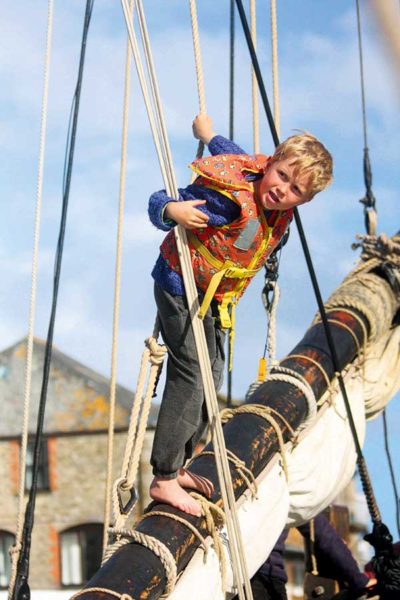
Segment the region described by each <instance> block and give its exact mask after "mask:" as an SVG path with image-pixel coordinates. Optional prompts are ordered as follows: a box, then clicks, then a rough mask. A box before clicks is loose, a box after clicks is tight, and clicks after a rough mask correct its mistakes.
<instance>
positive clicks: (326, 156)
mask: <svg viewBox="0 0 400 600" xmlns="http://www.w3.org/2000/svg"><path fill="white" fill-rule="evenodd" d="M284 159H288V160H289V161H290V164H293V165H294V167H295V173H296V175H298V174H301V175H303V173H304V174H308V175H309V185H308V190H307V192H308V194H309V195H310V198H312V197H313V196H315V194H318V192H321V191H322V190H324V189H325V188H326V187H328V185H329V184H330V183H331V182H332V179H333V175H332V170H333V164H332V156H331V154H330V153H329V152H328V150H327V149H326V148H325V146H324V145H323V144H321V142H320V141H319V140H317V138H316V137H314V136H313V135H311V134H310V133H307V132H303V133H301V134H298V135H292V136H290V137H288V138H287V140H285V141H284V142H282V143H281V144H279V146H277V148H276V150H275V153H274V155H273V157H272V161H273V162H276V161H278V160H284Z"/></svg>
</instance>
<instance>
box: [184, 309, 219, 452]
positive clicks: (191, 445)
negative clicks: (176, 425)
mask: <svg viewBox="0 0 400 600" xmlns="http://www.w3.org/2000/svg"><path fill="white" fill-rule="evenodd" d="M204 332H205V335H206V340H207V346H208V349H209V354H210V358H211V369H212V375H213V380H214V385H215V390H216V392H219V390H220V389H221V387H222V383H223V379H224V366H225V351H224V344H225V332H224V331H222V330H221V329H220V328H219V327H217V326H216V323H215V319H214V318H213V316H212V314H211V308H209V309H208V312H207V315H206V317H205V319H204ZM207 425H208V414H207V406H206V403H205V400H204V399H203V404H202V410H201V421H200V424H199V427H198V428H197V431H196V433H195V434H194V435H193V437H192V438H191V439H190V440H189V441H188V442H187V444H186V447H185V459H186V460H189V459H190V458H191V457H192V456H193V454H194V452H195V450H196V448H197V446H198V444H199V443H200V441H201V438H202V437H203V435H204V432H205V430H206V428H207Z"/></svg>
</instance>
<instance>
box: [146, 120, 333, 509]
mask: <svg viewBox="0 0 400 600" xmlns="http://www.w3.org/2000/svg"><path fill="white" fill-rule="evenodd" d="M193 133H194V136H195V137H196V138H197V139H199V140H201V141H203V142H204V143H205V144H207V145H208V148H209V151H210V152H211V154H212V155H213V156H210V157H207V158H203V159H199V160H196V161H195V162H194V163H193V164H192V165H191V168H192V169H193V170H194V171H195V172H196V173H197V174H198V175H199V176H198V177H197V179H196V180H195V182H194V183H193V184H192V185H189V186H187V187H186V188H184V189H180V190H179V194H180V198H179V200H178V201H176V200H173V199H172V198H170V197H169V196H167V194H166V193H165V191H163V190H162V191H160V192H156V193H154V194H153V195H152V196H151V197H150V202H149V216H150V219H151V221H152V223H153V224H154V225H155V226H156V227H158V228H159V229H162V230H164V231H169V233H168V235H167V236H166V238H165V240H164V242H163V243H162V245H161V248H160V250H161V253H160V256H159V258H158V260H157V262H156V265H155V267H154V269H153V272H152V276H153V278H154V280H155V288H154V293H155V299H156V303H157V307H158V314H159V318H160V328H161V334H162V337H163V339H164V342H165V344H166V346H167V348H168V364H167V377H166V384H165V389H164V395H163V399H162V402H161V407H160V413H159V417H158V423H157V428H156V433H155V437H154V444H153V451H152V456H151V464H152V466H153V473H154V479H153V481H152V484H151V487H150V496H151V497H152V498H153V499H154V500H157V501H158V502H163V503H166V504H171V505H172V506H175V507H176V508H179V509H180V510H182V511H184V512H187V513H189V514H193V515H200V506H199V504H198V503H197V502H196V501H195V500H194V499H193V498H192V497H191V496H190V495H189V494H188V493H187V492H186V491H185V490H184V489H183V488H184V487H186V488H193V489H196V490H199V491H201V492H203V493H205V494H206V495H208V496H210V495H211V492H212V485H211V483H210V482H209V481H207V480H205V479H204V478H200V477H198V476H195V475H194V474H191V473H190V472H189V471H187V470H185V469H184V468H183V465H184V464H185V462H186V460H187V459H189V458H190V457H191V456H192V454H193V452H194V450H195V448H196V445H197V444H198V443H199V441H200V438H201V436H202V434H203V432H204V429H205V427H206V425H207V412H206V408H205V404H204V393H203V386H202V380H201V375H200V369H199V364H198V359H197V352H196V347H195V342H194V338H193V332H192V328H191V324H190V316H189V311H188V306H187V302H186V298H185V292H184V288H183V281H182V276H181V269H180V264H179V257H178V254H177V250H176V245H175V238H174V232H173V231H172V228H173V227H174V226H175V225H176V224H177V223H179V224H180V225H182V226H183V227H184V228H185V229H186V230H187V234H188V241H189V246H190V252H191V257H192V265H193V271H194V277H195V281H196V285H197V288H198V290H199V298H200V304H201V311H200V314H201V317H202V318H203V323H204V329H205V335H206V340H207V346H208V350H209V355H210V361H211V367H212V372H213V378H214V383H215V388H216V390H217V391H218V390H219V389H220V387H221V385H222V376H223V366H224V349H223V346H224V337H225V333H224V329H227V328H229V327H230V326H231V323H230V313H229V308H230V307H233V306H234V305H235V304H236V303H237V301H238V299H239V297H240V296H241V295H242V294H243V292H244V290H245V288H246V287H247V285H248V284H249V283H250V280H251V278H252V277H253V276H254V275H255V273H256V272H257V271H258V270H259V269H261V268H262V266H263V264H264V263H265V260H266V258H267V257H268V256H269V255H270V254H271V252H272V251H273V249H274V248H275V247H276V246H277V245H278V243H279V241H280V240H281V238H282V236H283V235H284V233H285V231H286V229H287V227H288V225H289V223H290V221H291V219H292V216H293V208H294V207H295V206H299V205H300V204H303V203H305V202H308V201H310V200H311V199H312V198H313V196H314V195H315V194H316V193H318V192H319V191H321V190H323V189H324V188H325V187H327V185H329V183H330V182H331V180H332V158H331V156H330V154H329V152H328V151H327V150H326V149H325V148H324V146H323V145H322V144H321V143H320V142H319V141H318V140H317V139H316V138H314V137H313V136H311V135H309V134H302V135H298V136H292V137H291V138H289V139H288V140H286V142H284V143H282V144H280V145H279V146H278V148H277V149H276V151H275V153H274V155H273V156H272V157H267V156H264V155H262V154H258V155H256V156H249V155H247V154H245V153H244V152H243V150H242V149H241V148H239V146H237V145H236V144H234V143H233V142H232V141H230V140H227V139H225V138H223V137H222V136H219V135H216V134H215V133H214V132H213V127H212V121H211V119H210V117H208V116H206V115H199V116H197V117H196V118H195V120H194V122H193Z"/></svg>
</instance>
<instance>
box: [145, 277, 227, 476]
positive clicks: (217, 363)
mask: <svg viewBox="0 0 400 600" xmlns="http://www.w3.org/2000/svg"><path fill="white" fill-rule="evenodd" d="M154 296H155V300H156V304H157V308H158V315H159V319H160V331H161V335H162V338H163V340H164V342H165V345H166V346H167V348H168V362H167V374H166V383H165V388H164V393H163V397H162V401H161V406H160V412H159V416H158V422H157V427H156V432H155V436H154V442H153V450H152V454H151V461H150V462H151V465H152V467H153V473H154V475H156V476H162V477H166V478H169V479H173V478H175V477H176V476H177V474H178V471H179V469H180V468H181V467H183V465H184V464H185V462H186V460H188V459H189V458H190V457H191V456H192V455H193V452H194V450H195V448H196V446H197V444H198V443H199V442H200V439H201V437H202V435H203V433H204V431H205V428H206V426H207V422H208V419H207V409H206V405H205V401H204V390H203V383H202V379H201V374H200V366H199V361H198V358H197V351H196V346H195V341H194V336H193V330H192V326H191V322H190V315H189V310H188V305H187V301H186V297H184V296H174V295H172V294H169V293H168V292H167V291H165V290H163V289H162V288H161V287H160V286H159V285H157V284H155V286H154ZM216 317H217V307H216V304H215V303H212V305H211V306H210V307H209V309H208V311H207V314H206V316H205V318H204V321H203V323H204V331H205V336H206V341H207V346H208V352H209V355H210V362H211V369H212V374H213V378H214V385H215V389H216V391H218V390H219V389H220V388H221V385H222V380H223V371H224V363H225V354H224V341H225V333H224V331H222V330H221V329H220V327H219V326H218V320H217V318H216Z"/></svg>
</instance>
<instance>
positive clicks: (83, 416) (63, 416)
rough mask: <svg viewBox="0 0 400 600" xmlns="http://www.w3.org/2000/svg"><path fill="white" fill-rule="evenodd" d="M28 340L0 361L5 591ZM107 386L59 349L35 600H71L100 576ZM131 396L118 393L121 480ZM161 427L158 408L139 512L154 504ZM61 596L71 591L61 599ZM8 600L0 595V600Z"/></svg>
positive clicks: (0, 529) (37, 354) (34, 559)
mask: <svg viewBox="0 0 400 600" xmlns="http://www.w3.org/2000/svg"><path fill="white" fill-rule="evenodd" d="M26 352H27V340H26V339H24V340H22V341H20V342H18V343H16V344H15V345H14V346H12V347H10V348H7V349H6V350H4V351H3V352H1V353H0V406H1V413H2V418H1V420H0V476H1V482H2V486H1V495H0V589H3V590H5V589H6V588H7V586H8V581H9V558H8V549H9V547H10V546H11V545H12V543H13V542H14V536H15V532H16V523H17V510H18V490H19V461H20V444H21V429H22V418H23V396H24V378H25V362H26ZM44 352H45V344H44V342H42V341H40V340H35V343H34V351H33V366H32V394H31V397H32V400H31V410H30V418H29V435H30V438H29V442H28V452H27V475H26V481H25V488H26V493H25V496H26V498H27V496H28V493H27V490H28V489H29V487H30V483H31V469H32V458H33V436H34V434H35V431H36V418H37V412H38V404H39V398H40V390H41V385H42V372H43V362H44ZM108 398H109V382H108V380H107V379H106V378H105V377H103V376H101V375H99V374H98V373H96V372H94V371H93V370H91V369H88V368H87V367H85V366H83V365H81V364H80V363H78V362H77V361H75V360H73V359H71V358H69V357H68V356H66V355H65V354H63V353H62V352H59V351H58V350H57V349H55V348H54V349H53V356H52V361H51V371H50V380H49V387H48V395H47V405H46V414H45V422H44V442H43V445H42V449H41V459H40V470H39V477H38V488H39V491H38V495H37V500H36V509H35V524H34V528H33V536H32V549H31V558H30V576H29V584H30V587H31V589H33V590H41V591H42V593H41V594H40V595H39V594H38V593H37V595H35V592H34V595H33V598H35V597H37V598H39V597H40V598H45V590H53V592H52V593H51V595H50V596H49V597H51V598H69V597H70V596H71V595H72V594H71V593H66V591H67V590H71V589H73V588H80V587H81V586H82V584H83V583H84V582H85V581H86V580H87V579H88V578H89V577H90V576H91V575H92V574H93V573H94V572H95V571H96V570H97V568H98V567H99V564H100V557H101V548H102V535H103V534H102V530H103V520H104V495H105V480H106V468H107V465H106V463H107V430H108V407H109V401H108ZM132 402H133V392H132V391H129V390H127V389H126V388H123V387H121V386H117V391H116V409H115V432H116V434H115V444H114V447H115V450H114V475H115V476H118V474H119V469H120V465H121V462H122V455H123V451H124V447H125V441H126V431H127V428H128V423H129V416H130V410H131V405H132ZM155 419H156V407H153V408H152V411H151V413H150V420H149V430H148V432H147V436H146V439H145V442H144V449H143V454H142V459H141V466H140V473H139V481H138V482H137V487H138V491H139V496H140V499H139V502H138V507H137V510H138V512H139V511H141V510H142V508H143V506H145V505H146V504H147V503H148V496H147V490H148V486H149V480H150V477H151V475H150V467H149V455H150V451H151V445H152V435H153V431H152V430H153V429H154V424H155ZM55 590H65V592H64V593H61V592H59V593H56V592H55ZM2 597H4V598H5V597H6V593H5V592H0V598H2Z"/></svg>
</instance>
